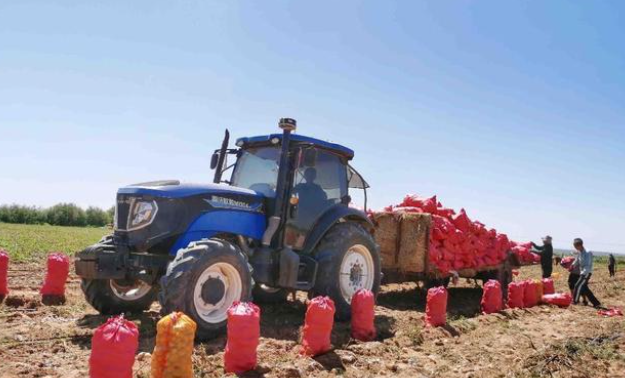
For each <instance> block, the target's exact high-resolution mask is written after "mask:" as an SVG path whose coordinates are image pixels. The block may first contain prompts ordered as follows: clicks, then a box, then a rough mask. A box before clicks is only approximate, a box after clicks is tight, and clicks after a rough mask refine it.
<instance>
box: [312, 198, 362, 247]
mask: <svg viewBox="0 0 625 378" xmlns="http://www.w3.org/2000/svg"><path fill="white" fill-rule="evenodd" d="M340 221H352V222H357V223H361V224H362V225H363V226H365V228H366V229H367V230H369V231H371V230H372V229H373V223H372V222H371V220H370V219H369V217H367V214H365V212H364V211H361V210H358V209H354V208H353V207H349V206H346V205H343V204H337V205H334V206H332V207H330V208H329V209H328V210H326V211H325V212H324V213H323V214H322V215H321V216H320V217H319V219H317V222H315V225H314V226H313V228H312V230H311V231H310V233H309V234H308V237H306V241H305V242H304V248H303V249H302V253H305V254H310V253H312V251H313V250H314V249H315V247H317V244H319V242H320V241H321V238H323V236H324V235H325V234H326V232H328V231H329V230H330V228H332V226H334V225H335V224H336V223H338V222H340Z"/></svg>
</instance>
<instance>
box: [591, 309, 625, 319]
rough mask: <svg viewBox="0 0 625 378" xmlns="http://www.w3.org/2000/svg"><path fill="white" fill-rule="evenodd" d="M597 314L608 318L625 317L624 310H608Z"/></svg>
mask: <svg viewBox="0 0 625 378" xmlns="http://www.w3.org/2000/svg"><path fill="white" fill-rule="evenodd" d="M597 314H598V315H601V316H604V317H606V318H609V317H613V316H623V310H621V309H620V308H609V309H607V310H599V311H597Z"/></svg>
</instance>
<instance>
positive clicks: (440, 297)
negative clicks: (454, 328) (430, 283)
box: [425, 286, 447, 327]
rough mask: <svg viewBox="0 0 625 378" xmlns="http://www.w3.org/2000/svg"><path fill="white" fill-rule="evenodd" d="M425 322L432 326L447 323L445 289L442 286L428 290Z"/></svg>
mask: <svg viewBox="0 0 625 378" xmlns="http://www.w3.org/2000/svg"><path fill="white" fill-rule="evenodd" d="M425 322H426V324H427V325H429V326H432V327H439V326H444V325H445V323H447V289H445V287H444V286H439V287H433V288H431V289H429V290H428V296H427V303H426V305H425Z"/></svg>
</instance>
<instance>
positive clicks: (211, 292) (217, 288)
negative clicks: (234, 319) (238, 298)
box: [202, 277, 226, 306]
mask: <svg viewBox="0 0 625 378" xmlns="http://www.w3.org/2000/svg"><path fill="white" fill-rule="evenodd" d="M225 293H226V285H225V284H224V282H223V281H222V279H221V277H209V278H208V279H207V280H206V282H204V284H202V300H203V301H204V303H206V304H209V305H212V306H215V305H216V304H217V303H219V302H220V301H221V300H222V298H223V297H224V295H225Z"/></svg>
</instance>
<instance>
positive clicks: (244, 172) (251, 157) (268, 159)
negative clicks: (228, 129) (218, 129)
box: [232, 147, 280, 197]
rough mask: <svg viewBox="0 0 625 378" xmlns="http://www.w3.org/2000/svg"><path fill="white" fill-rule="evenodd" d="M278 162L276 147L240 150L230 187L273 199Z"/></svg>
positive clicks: (278, 153) (278, 154) (278, 155)
mask: <svg viewBox="0 0 625 378" xmlns="http://www.w3.org/2000/svg"><path fill="white" fill-rule="evenodd" d="M279 160H280V150H279V149H278V148H276V147H259V148H249V149H246V150H242V151H241V155H240V156H239V159H238V160H237V164H236V166H235V168H234V172H233V173H232V185H234V186H238V187H240V188H247V189H251V190H254V191H256V192H259V193H261V194H263V195H264V196H266V197H275V196H276V184H277V182H278V166H279V163H280V161H279Z"/></svg>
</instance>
